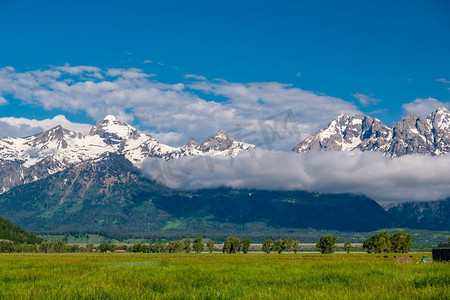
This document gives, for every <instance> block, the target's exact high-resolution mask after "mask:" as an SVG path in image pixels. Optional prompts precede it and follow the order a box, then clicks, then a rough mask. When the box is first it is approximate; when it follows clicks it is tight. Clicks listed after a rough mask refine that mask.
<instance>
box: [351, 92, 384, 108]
mask: <svg viewBox="0 0 450 300" xmlns="http://www.w3.org/2000/svg"><path fill="white" fill-rule="evenodd" d="M352 96H353V97H355V98H356V99H357V100H358V101H359V103H360V104H361V105H363V106H368V105H375V104H378V103H380V102H381V100H380V99H378V98H374V97H372V96H369V95H364V94H361V93H353V94H352Z"/></svg>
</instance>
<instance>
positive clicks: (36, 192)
mask: <svg viewBox="0 0 450 300" xmlns="http://www.w3.org/2000/svg"><path fill="white" fill-rule="evenodd" d="M449 132H450V113H449V111H448V110H447V109H443V108H441V109H438V110H436V111H434V112H433V113H431V114H430V115H429V116H428V118H427V119H423V118H421V117H419V116H417V115H413V114H411V115H408V116H407V117H406V118H405V119H404V120H402V121H400V122H398V123H397V124H396V125H395V126H394V127H388V126H386V125H384V124H382V122H381V121H379V120H378V119H372V118H370V117H368V116H364V115H357V116H353V117H350V116H347V115H341V116H339V117H337V118H336V119H335V120H333V121H332V122H331V123H330V124H329V125H328V126H327V127H326V128H324V129H322V130H320V131H318V132H316V133H315V134H313V135H311V136H309V137H308V138H306V139H305V140H304V141H303V142H301V143H300V144H299V145H297V146H296V147H295V148H294V151H296V152H300V153H301V152H307V151H312V150H318V151H329V150H334V151H355V150H357V149H359V150H361V151H379V152H382V153H383V154H385V155H386V156H388V157H391V158H393V159H395V157H398V156H402V155H407V154H427V155H441V154H445V153H448V152H449V150H450V138H449V137H450V133H449ZM253 149H255V146H254V145H252V144H248V143H244V142H239V141H234V140H231V139H229V138H228V137H227V135H226V134H225V132H223V131H221V130H219V131H217V132H216V133H215V134H214V135H212V136H211V137H210V138H209V139H208V140H206V141H205V142H204V143H202V144H198V143H196V142H195V141H194V140H193V139H190V140H189V141H188V142H187V143H186V144H185V145H183V146H181V147H171V146H168V145H165V144H162V143H160V142H158V141H157V140H156V139H154V138H153V137H152V136H151V135H149V134H146V133H141V132H139V131H138V130H137V129H135V128H134V127H132V126H130V125H128V124H126V123H124V122H121V121H119V120H118V119H117V118H115V117H114V116H107V117H105V118H104V119H103V120H101V121H100V122H98V124H97V125H95V126H93V127H92V129H91V131H90V132H89V133H88V134H86V135H83V134H81V133H77V132H73V131H70V130H66V129H64V128H62V127H61V126H57V127H55V128H52V129H50V130H47V131H45V132H42V133H40V134H37V135H33V136H30V137H25V138H12V137H7V138H2V139H0V192H1V193H0V212H1V215H2V216H3V217H6V218H8V219H10V220H11V221H13V222H14V223H15V224H17V225H19V226H22V227H23V228H25V229H27V230H32V231H35V232H44V231H45V232H48V231H111V232H154V231H161V230H187V231H189V230H190V231H193V230H197V231H198V230H201V231H204V232H208V231H209V232H224V231H227V232H235V231H245V230H257V231H261V232H262V231H264V230H269V229H270V230H277V229H280V228H284V229H286V228H287V229H289V228H308V227H310V228H316V229H336V230H345V231H370V230H375V229H379V228H387V227H392V226H396V227H399V226H400V227H402V226H404V227H409V228H424V229H433V230H449V229H450V223H449V220H450V218H449V216H448V213H449V210H448V207H449V203H450V199H446V200H442V201H437V202H423V203H403V204H396V205H392V206H389V207H384V209H383V208H382V207H381V206H380V205H379V204H378V203H376V202H375V201H373V200H371V199H369V198H367V197H364V196H361V195H350V194H321V193H310V192H304V191H261V190H248V189H230V188H215V189H203V190H196V191H182V190H173V189H170V188H168V187H166V186H163V185H161V184H159V183H157V182H155V181H152V180H150V179H148V178H146V177H145V176H143V175H142V173H141V172H140V169H139V167H140V165H141V163H142V161H143V160H144V159H145V158H147V157H158V158H162V159H165V160H171V159H177V158H180V157H182V156H215V155H221V156H236V155H238V154H239V153H241V152H242V151H252V150H253Z"/></svg>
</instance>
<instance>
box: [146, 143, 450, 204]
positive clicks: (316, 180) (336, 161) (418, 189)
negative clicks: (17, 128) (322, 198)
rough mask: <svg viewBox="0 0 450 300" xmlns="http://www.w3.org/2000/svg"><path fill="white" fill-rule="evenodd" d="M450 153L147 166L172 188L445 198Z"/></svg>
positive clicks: (285, 156) (250, 157) (280, 156)
mask: <svg viewBox="0 0 450 300" xmlns="http://www.w3.org/2000/svg"><path fill="white" fill-rule="evenodd" d="M449 165H450V155H442V156H438V157H431V156H424V155H407V156H403V157H399V158H396V159H389V158H386V157H384V156H383V155H382V154H380V153H375V152H371V151H369V152H360V151H352V152H310V153H306V154H296V153H286V152H277V151H264V150H256V151H254V152H250V153H242V154H240V155H239V156H238V157H236V158H229V157H211V158H208V157H206V158H205V157H202V158H198V157H196V158H192V157H184V158H180V159H177V160H173V161H170V162H166V161H163V160H160V159H148V160H147V161H145V162H144V163H143V165H142V170H143V171H144V172H145V173H146V174H147V175H148V176H149V177H150V178H152V179H156V180H158V181H159V182H161V183H163V184H166V185H168V186H170V187H172V188H183V189H185V188H187V189H198V188H213V187H220V186H227V187H232V188H250V189H267V190H295V189H299V190H308V191H320V192H322V193H353V194H364V195H366V196H368V197H370V198H372V199H374V200H376V201H378V202H380V203H389V202H409V201H428V200H440V199H444V198H446V197H449V196H450V173H449V172H448V166H449Z"/></svg>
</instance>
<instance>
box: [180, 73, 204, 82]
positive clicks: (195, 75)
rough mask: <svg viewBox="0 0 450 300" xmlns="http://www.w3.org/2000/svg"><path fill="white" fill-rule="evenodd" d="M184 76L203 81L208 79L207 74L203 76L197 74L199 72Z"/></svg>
mask: <svg viewBox="0 0 450 300" xmlns="http://www.w3.org/2000/svg"><path fill="white" fill-rule="evenodd" d="M183 77H184V78H186V79H195V80H201V81H205V80H207V79H206V77H205V76H201V75H197V74H186V75H184V76H183Z"/></svg>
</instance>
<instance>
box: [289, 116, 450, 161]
mask: <svg viewBox="0 0 450 300" xmlns="http://www.w3.org/2000/svg"><path fill="white" fill-rule="evenodd" d="M312 150H313V151H314V150H315V151H353V150H360V151H378V152H381V153H383V154H384V155H386V156H388V157H391V158H394V157H398V156H402V155H407V154H425V155H441V154H445V153H448V152H450V112H449V110H448V109H446V108H439V109H437V110H435V111H433V112H432V113H431V114H430V115H428V117H427V118H426V119H424V118H422V117H420V116H418V115H416V114H409V115H407V116H406V117H405V118H404V119H403V120H401V121H399V122H398V123H397V124H395V125H394V126H393V127H389V126H386V125H384V124H383V123H382V122H381V121H380V120H378V119H376V118H371V117H368V116H366V115H356V116H348V115H345V114H343V115H340V116H338V117H337V118H336V119H334V120H333V121H331V122H330V123H329V124H328V126H326V127H325V128H323V129H321V130H319V131H317V132H316V133H314V134H312V135H311V136H309V137H307V138H306V139H305V140H304V141H302V142H301V143H299V144H298V145H297V146H295V147H294V149H293V151H294V152H298V153H304V152H308V151H312Z"/></svg>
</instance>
